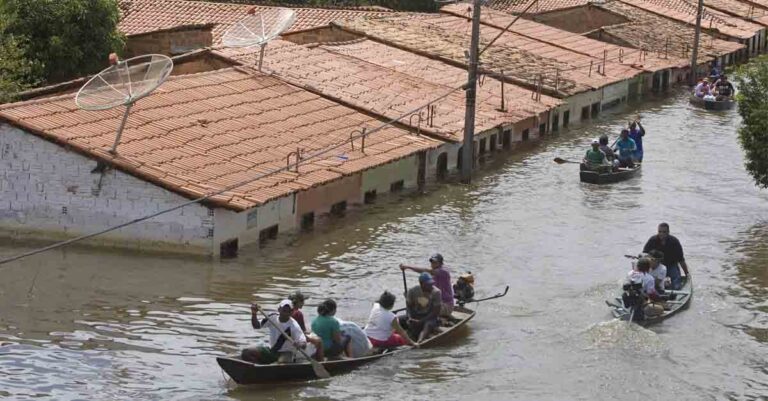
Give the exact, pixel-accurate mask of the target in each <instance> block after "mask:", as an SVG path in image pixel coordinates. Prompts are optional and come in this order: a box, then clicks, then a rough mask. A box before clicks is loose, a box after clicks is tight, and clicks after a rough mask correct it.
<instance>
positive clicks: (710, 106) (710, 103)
mask: <svg viewBox="0 0 768 401" xmlns="http://www.w3.org/2000/svg"><path fill="white" fill-rule="evenodd" d="M691 104H692V105H694V106H697V107H701V108H704V109H706V110H713V111H719V110H730V109H732V108H733V106H734V105H736V101H735V100H733V99H727V100H704V99H702V98H700V97H696V96H694V95H691Z"/></svg>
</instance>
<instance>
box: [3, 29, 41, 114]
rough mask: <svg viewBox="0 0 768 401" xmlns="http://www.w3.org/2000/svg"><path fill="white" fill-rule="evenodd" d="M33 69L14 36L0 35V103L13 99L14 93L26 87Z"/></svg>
mask: <svg viewBox="0 0 768 401" xmlns="http://www.w3.org/2000/svg"><path fill="white" fill-rule="evenodd" d="M34 69H35V66H34V65H32V63H30V62H29V61H27V60H26V59H24V57H23V55H22V51H21V49H20V48H19V46H18V43H16V40H15V38H14V37H12V36H0V103H5V102H10V101H13V100H14V95H15V94H16V93H18V92H21V91H23V90H24V89H27V87H28V86H29V84H30V83H29V81H28V77H29V76H32V75H34V74H33V73H32V71H33V70H34Z"/></svg>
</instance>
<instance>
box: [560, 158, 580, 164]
mask: <svg viewBox="0 0 768 401" xmlns="http://www.w3.org/2000/svg"><path fill="white" fill-rule="evenodd" d="M555 163H557V164H563V163H575V164H581V162H575V161H572V160H565V159H561V158H559V157H555Z"/></svg>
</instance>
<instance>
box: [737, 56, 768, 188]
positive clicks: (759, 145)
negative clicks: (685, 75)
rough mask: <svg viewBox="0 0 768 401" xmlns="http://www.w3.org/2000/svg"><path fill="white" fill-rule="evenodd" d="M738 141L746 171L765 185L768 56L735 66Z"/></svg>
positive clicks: (767, 179)
mask: <svg viewBox="0 0 768 401" xmlns="http://www.w3.org/2000/svg"><path fill="white" fill-rule="evenodd" d="M736 83H737V84H738V88H739V93H738V94H737V95H736V99H737V101H738V103H739V114H741V117H742V119H743V121H742V125H741V127H740V128H739V140H740V142H741V146H742V148H744V152H745V154H746V158H747V162H746V168H747V171H748V172H749V173H750V174H751V175H752V177H753V178H754V180H755V184H756V185H758V186H759V187H762V188H768V57H766V56H761V57H759V58H757V59H755V60H754V61H752V62H750V63H749V64H746V65H744V66H742V67H741V68H739V69H738V71H737V73H736Z"/></svg>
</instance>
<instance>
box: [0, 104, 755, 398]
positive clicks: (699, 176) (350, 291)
mask: <svg viewBox="0 0 768 401" xmlns="http://www.w3.org/2000/svg"><path fill="white" fill-rule="evenodd" d="M637 112H641V113H642V115H643V121H644V123H645V125H646V128H647V130H648V135H647V136H646V140H645V147H646V158H645V161H646V163H645V165H644V167H643V172H642V176H640V177H637V178H634V179H632V180H630V181H626V182H623V183H618V184H615V185H611V186H604V187H598V186H593V185H585V184H580V183H579V182H578V171H577V170H578V166H577V165H573V164H565V165H557V164H555V163H553V162H552V159H553V158H554V157H563V158H568V159H573V160H578V159H579V158H580V157H581V155H582V154H583V152H584V150H585V149H586V147H587V146H588V143H589V141H590V139H591V138H592V137H595V136H598V135H599V134H600V133H604V132H605V133H615V132H617V130H618V129H619V128H620V126H621V125H622V124H624V123H625V122H626V119H627V118H628V116H633V115H635V114H636V113H637ZM737 125H738V116H737V114H736V112H735V111H733V112H725V113H721V114H714V113H707V112H705V111H702V110H698V109H694V108H692V107H691V106H689V105H688V103H687V101H686V97H685V94H683V93H680V94H679V95H678V96H676V97H672V98H668V99H666V100H658V101H652V102H645V103H643V104H639V105H635V106H632V105H630V106H627V107H626V108H625V109H623V110H619V111H616V112H613V113H612V114H605V115H603V116H602V117H601V119H600V120H599V121H597V123H596V124H594V125H592V126H591V127H589V128H584V129H579V130H572V131H569V132H564V133H562V134H560V135H559V136H556V137H552V138H549V139H547V140H545V141H543V142H541V143H539V144H537V145H533V146H532V147H530V148H527V149H521V150H519V151H518V152H516V153H515V154H514V155H512V156H510V157H508V158H506V159H505V160H500V161H498V160H497V161H494V162H490V163H488V164H487V165H486V166H485V169H484V170H483V172H482V173H481V174H480V175H479V176H478V178H477V179H476V180H475V182H474V184H473V185H472V186H469V187H468V186H462V185H448V186H441V187H438V188H434V189H431V190H430V191H429V193H428V194H426V195H420V196H409V197H405V198H402V199H397V200H388V201H383V202H382V203H381V204H379V205H376V206H374V207H371V208H368V209H366V211H365V213H356V212H352V213H350V214H349V215H348V216H347V217H345V218H344V219H343V220H342V221H341V222H339V223H338V224H335V225H332V226H330V227H326V228H323V229H318V230H317V231H316V232H314V233H312V234H309V235H304V236H301V237H299V238H288V239H281V240H280V241H278V242H276V243H273V244H270V245H269V246H267V247H265V248H263V249H260V250H259V249H245V250H244V251H243V252H242V254H241V256H240V258H239V259H237V260H235V261H223V262H210V261H207V260H200V259H194V258H180V257H175V256H157V255H137V254H135V253H130V252H127V253H118V252H103V251H95V250H92V249H85V248H71V249H67V250H65V251H58V252H52V253H48V254H44V255H40V256H36V257H33V258H30V259H27V260H25V261H22V262H16V263H15V264H13V265H11V266H10V267H9V268H5V269H4V270H2V271H0V273H1V274H0V277H1V280H0V398H3V397H5V398H8V399H31V398H36V399H56V400H76V399H104V400H107V399H108V400H136V399H142V400H176V399H178V400H198V399H205V400H231V399H237V400H295V399H307V400H323V399H343V400H380V399H401V400H411V399H424V398H426V397H428V396H430V394H437V395H432V397H439V398H442V399H467V398H469V397H472V399H473V400H534V399H535V400H566V399H567V400H590V401H592V400H596V399H598V400H614V399H619V398H621V399H630V400H639V399H676V400H728V399H733V400H749V399H765V397H766V395H767V394H768V362H766V361H768V347H767V345H768V344H766V342H768V303H766V301H765V299H766V295H768V269H767V268H766V265H767V263H768V191H760V190H758V189H757V188H755V187H754V185H753V184H752V182H751V179H750V177H749V176H748V175H747V173H746V172H745V171H744V168H743V159H742V152H741V150H740V148H739V146H738V144H737V139H736V127H737ZM660 221H667V222H669V223H670V225H671V228H672V233H673V234H674V235H676V236H677V237H678V238H679V239H680V240H681V241H682V243H683V246H684V247H685V251H686V253H687V259H688V263H689V266H690V267H691V269H692V272H693V279H694V286H695V295H694V300H693V304H692V305H691V307H690V309H688V310H687V311H685V312H683V313H682V314H680V315H679V316H677V317H675V318H673V319H670V320H668V321H666V322H664V323H662V324H660V325H658V326H656V327H652V328H651V329H650V330H647V329H642V328H639V327H636V326H628V325H626V324H623V323H617V322H615V321H611V319H610V316H609V311H608V308H607V307H606V306H605V305H604V303H603V301H604V300H605V299H606V298H608V297H610V296H612V295H613V292H614V291H615V289H616V286H617V283H618V281H619V280H620V279H621V277H622V276H623V275H624V274H625V272H626V271H627V270H628V269H629V264H628V262H627V260H626V259H624V258H623V257H622V255H624V254H625V253H636V252H638V251H639V250H640V248H641V247H642V245H643V243H644V241H645V240H646V239H647V237H648V236H649V235H651V234H653V233H654V231H655V228H656V225H657V224H658V222H660ZM27 248H28V246H27V245H25V244H4V245H2V246H0V254H2V255H10V254H14V253H17V252H20V251H22V250H25V249H27ZM435 251H440V252H442V253H443V255H444V256H445V258H446V261H447V263H448V264H449V265H450V266H451V268H452V269H453V270H454V272H457V271H460V270H472V272H473V273H474V274H475V276H476V279H477V288H478V292H479V293H481V294H492V293H495V292H496V291H499V290H501V289H502V288H503V286H504V285H505V284H508V285H510V287H511V290H510V293H509V295H508V296H507V297H506V298H503V299H499V300H495V301H491V302H488V303H483V304H480V305H479V306H478V307H477V309H478V312H479V313H478V315H477V317H476V318H475V320H473V321H472V322H471V323H470V327H469V329H468V330H467V331H466V332H465V334H464V335H463V336H462V337H461V338H460V340H459V341H458V342H457V343H456V344H454V345H452V346H448V347H441V348H436V349H429V350H418V351H415V352H412V353H410V354H407V355H401V356H397V357H393V358H391V359H389V360H382V361H379V362H378V363H376V364H373V365H370V366H368V367H366V368H364V369H361V370H359V371H357V372H355V373H352V374H348V375H345V376H342V377H338V378H334V379H332V380H328V381H320V382H313V383H308V384H303V385H276V386H272V385H270V386H257V387H249V388H243V387H237V386H234V385H233V384H232V383H231V382H229V381H228V380H226V378H225V377H224V376H223V374H222V372H221V370H220V369H219V368H218V367H217V365H216V363H215V356H218V355H224V354H229V353H233V352H237V350H238V349H239V348H241V347H243V346H246V345H250V344H253V343H255V342H257V341H259V340H261V339H263V338H264V333H259V332H254V331H253V330H252V329H251V328H250V325H249V314H248V307H247V306H248V303H249V302H251V301H254V300H256V301H259V302H261V303H263V304H272V303H275V302H276V301H277V300H278V299H279V298H281V297H283V296H284V295H285V294H286V293H288V292H289V291H291V290H292V289H295V288H299V289H301V290H302V291H303V292H305V293H306V294H308V295H309V296H310V299H309V301H308V303H309V304H310V305H309V306H308V307H307V308H306V311H305V314H308V315H310V316H314V308H313V305H316V303H317V302H319V301H320V300H321V298H322V297H325V296H330V297H334V298H335V299H337V301H338V303H339V305H340V307H339V313H338V315H339V316H340V317H343V318H346V319H349V320H362V319H364V318H365V317H366V316H367V313H368V309H369V307H370V302H371V301H372V300H373V299H374V298H376V297H377V296H378V294H379V293H380V292H381V291H382V290H383V289H390V290H392V291H396V292H397V293H400V292H401V291H402V280H401V276H400V271H399V270H398V269H397V267H396V266H397V265H398V264H399V263H401V262H408V263H416V264H424V263H426V259H427V257H428V255H429V254H430V253H432V252H435ZM409 279H410V280H411V283H415V276H414V275H411V276H409ZM399 303H401V301H399ZM761 397H762V398H761Z"/></svg>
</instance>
